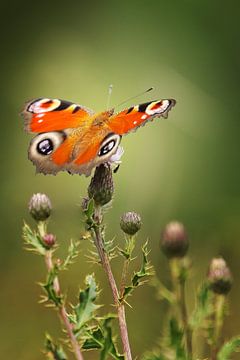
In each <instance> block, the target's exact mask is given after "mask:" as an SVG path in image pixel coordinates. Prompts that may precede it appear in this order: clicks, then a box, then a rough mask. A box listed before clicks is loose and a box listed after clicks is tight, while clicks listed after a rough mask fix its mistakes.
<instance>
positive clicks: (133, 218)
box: [120, 211, 142, 235]
mask: <svg viewBox="0 0 240 360" xmlns="http://www.w3.org/2000/svg"><path fill="white" fill-rule="evenodd" d="M141 225H142V221H141V217H140V215H138V214H137V213H135V212H133V211H130V212H127V213H125V214H123V215H122V216H121V219H120V227H121V229H122V231H124V232H125V233H126V234H128V235H134V234H136V233H137V232H138V231H139V230H140V228H141Z"/></svg>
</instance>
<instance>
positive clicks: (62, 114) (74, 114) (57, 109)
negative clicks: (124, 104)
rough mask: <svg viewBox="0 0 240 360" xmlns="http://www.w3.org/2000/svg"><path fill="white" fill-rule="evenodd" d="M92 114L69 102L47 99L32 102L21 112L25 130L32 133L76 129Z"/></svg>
mask: <svg viewBox="0 0 240 360" xmlns="http://www.w3.org/2000/svg"><path fill="white" fill-rule="evenodd" d="M93 114H94V112H93V111H92V110H90V109H88V108H86V107H83V106H80V105H77V104H74V103H72V102H70V101H65V100H59V99H48V98H41V99H35V100H32V101H30V102H28V103H27V104H26V105H25V108H24V110H23V111H22V115H23V117H24V125H25V126H24V128H25V130H26V131H27V132H34V133H42V132H49V131H59V130H65V129H73V128H77V127H79V126H81V124H82V123H83V122H84V121H86V120H87V118H89V117H90V116H92V115H93Z"/></svg>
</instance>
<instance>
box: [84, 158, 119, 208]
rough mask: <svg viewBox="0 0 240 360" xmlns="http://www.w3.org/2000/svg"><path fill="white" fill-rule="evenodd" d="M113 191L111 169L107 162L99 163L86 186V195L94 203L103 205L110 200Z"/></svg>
mask: <svg viewBox="0 0 240 360" xmlns="http://www.w3.org/2000/svg"><path fill="white" fill-rule="evenodd" d="M113 192H114V185H113V178H112V170H111V167H110V165H109V164H108V163H104V164H101V165H99V166H98V167H97V168H96V170H95V173H94V175H93V178H92V179H91V182H90V185H89V187H88V196H89V198H90V199H91V198H92V199H94V201H95V203H96V205H101V206H103V205H105V204H107V203H109V201H111V200H112V196H113Z"/></svg>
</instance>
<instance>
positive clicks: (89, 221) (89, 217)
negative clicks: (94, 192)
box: [84, 199, 95, 230]
mask: <svg viewBox="0 0 240 360" xmlns="http://www.w3.org/2000/svg"><path fill="white" fill-rule="evenodd" d="M84 214H85V215H86V225H87V230H90V229H91V228H92V227H93V226H94V223H95V222H94V219H93V216H94V200H93V199H90V200H89V201H88V203H87V208H86V210H84Z"/></svg>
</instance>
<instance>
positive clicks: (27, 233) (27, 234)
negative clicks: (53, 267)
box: [23, 223, 47, 255]
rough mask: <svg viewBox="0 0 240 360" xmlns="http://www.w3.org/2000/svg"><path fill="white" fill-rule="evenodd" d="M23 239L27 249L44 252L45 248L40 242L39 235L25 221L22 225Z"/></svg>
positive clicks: (43, 253) (40, 253) (38, 252)
mask: <svg viewBox="0 0 240 360" xmlns="http://www.w3.org/2000/svg"><path fill="white" fill-rule="evenodd" d="M23 240H24V243H25V245H26V248H27V250H29V251H34V252H35V253H37V254H39V255H45V254H46V251H47V249H46V247H45V246H44V244H43V242H42V239H41V236H40V235H39V234H38V233H37V232H36V231H33V230H32V229H31V228H30V226H29V225H28V224H26V223H24V225H23Z"/></svg>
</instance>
